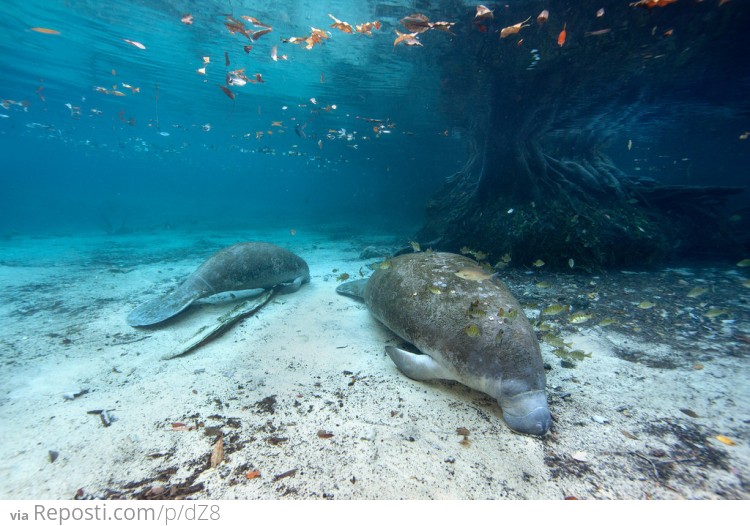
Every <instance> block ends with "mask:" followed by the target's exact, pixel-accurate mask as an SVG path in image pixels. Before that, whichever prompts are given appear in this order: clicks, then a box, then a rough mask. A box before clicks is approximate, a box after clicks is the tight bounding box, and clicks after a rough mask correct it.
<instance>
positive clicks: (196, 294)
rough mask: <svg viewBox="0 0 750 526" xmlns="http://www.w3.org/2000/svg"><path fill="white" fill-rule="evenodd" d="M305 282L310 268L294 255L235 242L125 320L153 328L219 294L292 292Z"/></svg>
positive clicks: (276, 248)
mask: <svg viewBox="0 0 750 526" xmlns="http://www.w3.org/2000/svg"><path fill="white" fill-rule="evenodd" d="M308 281H310V269H309V268H308V266H307V263H306V262H305V260H304V259H302V258H301V257H299V256H297V255H296V254H293V253H292V252H290V251H288V250H286V249H284V248H281V247H278V246H276V245H272V244H271V243H257V242H250V243H237V244H235V245H231V246H229V247H226V248H224V249H222V250H220V251H219V252H217V253H216V254H214V255H213V256H211V257H210V258H208V259H207V260H206V261H205V262H204V263H203V264H201V266H200V267H198V268H197V269H196V270H195V272H193V273H192V274H190V276H188V277H187V279H186V280H185V281H184V282H183V283H182V284H181V285H180V286H179V287H177V288H176V289H175V290H174V291H172V292H170V293H169V294H167V295H165V296H160V297H158V298H154V299H152V300H150V301H147V302H146V303H143V304H142V305H139V306H138V307H136V308H135V309H134V310H133V311H132V312H131V313H130V314H129V315H128V318H127V321H128V324H129V325H131V326H133V327H141V326H145V325H154V324H156V323H159V322H162V321H164V320H167V319H169V318H171V317H172V316H175V315H176V314H179V313H180V312H182V311H183V310H185V309H186V308H187V307H188V306H189V305H190V304H191V303H193V302H194V301H195V300H197V299H199V298H205V297H208V296H212V295H214V294H217V293H219V292H227V291H241V290H249V289H270V288H273V287H276V286H278V285H282V286H284V287H285V289H284V290H283V292H291V291H294V290H297V289H298V288H299V287H300V285H302V283H307V282H308Z"/></svg>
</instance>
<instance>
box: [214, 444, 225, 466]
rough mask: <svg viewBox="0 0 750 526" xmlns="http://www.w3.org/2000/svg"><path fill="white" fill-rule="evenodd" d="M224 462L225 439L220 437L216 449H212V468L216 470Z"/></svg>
mask: <svg viewBox="0 0 750 526" xmlns="http://www.w3.org/2000/svg"><path fill="white" fill-rule="evenodd" d="M223 461H224V437H223V436H219V438H217V439H216V443H215V444H214V447H213V448H212V449H211V467H212V468H215V467H216V466H218V465H219V464H221V463H222V462H223Z"/></svg>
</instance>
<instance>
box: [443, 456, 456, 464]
mask: <svg viewBox="0 0 750 526" xmlns="http://www.w3.org/2000/svg"><path fill="white" fill-rule="evenodd" d="M443 462H447V463H448V464H454V463H455V462H456V459H455V458H453V457H448V458H446V459H445V460H444V461H443Z"/></svg>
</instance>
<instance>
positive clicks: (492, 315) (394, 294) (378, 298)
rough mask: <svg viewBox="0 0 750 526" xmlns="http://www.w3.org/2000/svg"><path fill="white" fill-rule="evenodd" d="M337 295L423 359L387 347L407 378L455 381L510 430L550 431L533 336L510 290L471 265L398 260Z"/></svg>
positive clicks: (439, 256) (437, 256) (440, 256)
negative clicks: (486, 398)
mask: <svg viewBox="0 0 750 526" xmlns="http://www.w3.org/2000/svg"><path fill="white" fill-rule="evenodd" d="M336 291H337V292H339V293H340V294H344V295H347V296H351V297H355V298H358V299H363V300H364V302H365V305H367V308H368V310H369V311H370V312H371V313H372V315H373V316H374V317H375V318H376V319H378V320H379V321H380V322H382V323H383V324H384V325H385V326H386V327H388V328H389V329H390V330H391V331H393V332H394V333H396V334H397V335H398V336H399V337H401V338H402V339H404V340H406V341H407V342H409V343H411V344H412V345H414V346H415V347H416V348H417V349H418V350H419V352H420V353H422V354H417V353H414V352H410V351H408V350H404V349H399V348H397V347H392V346H388V347H386V352H387V353H388V356H390V358H391V359H392V360H393V361H394V363H395V364H396V367H398V369H399V370H400V371H401V372H402V373H404V374H405V375H406V376H408V377H410V378H412V379H414V380H432V379H443V380H455V381H457V382H460V383H462V384H464V385H467V386H469V387H471V388H473V389H476V390H478V391H481V392H483V393H487V394H488V395H490V396H492V397H493V398H495V399H496V400H497V401H498V403H499V404H500V407H501V408H502V410H503V419H504V420H505V422H506V423H507V424H508V426H509V427H510V428H511V429H513V430H515V431H518V432H520V433H527V434H532V435H543V434H545V433H546V432H547V431H548V430H549V428H550V426H551V424H552V419H551V416H550V412H549V409H548V407H547V395H546V392H545V385H546V378H545V374H544V363H543V362H542V355H541V352H540V350H539V342H538V341H537V338H536V335H535V334H534V330H533V328H532V327H531V324H530V323H529V321H528V319H527V318H526V315H525V314H524V312H523V309H522V308H521V306H520V305H519V303H518V301H517V300H516V298H514V297H513V294H512V293H511V292H510V290H508V287H506V286H505V285H504V284H503V283H502V282H501V281H500V280H499V279H498V278H497V276H494V275H490V274H489V273H487V272H486V271H484V270H483V269H482V268H481V267H480V266H479V265H478V264H477V263H476V262H475V261H474V260H471V259H469V258H466V257H464V256H460V255H458V254H450V253H444V252H433V253H426V252H417V253H413V254H406V255H401V256H397V257H395V258H393V259H391V260H389V261H386V262H385V263H384V264H382V265H381V266H380V267H379V268H378V269H377V270H376V271H375V272H374V273H373V274H372V276H370V278H369V279H366V280H357V281H351V282H348V283H344V284H342V285H340V286H339V287H338V288H337V289H336Z"/></svg>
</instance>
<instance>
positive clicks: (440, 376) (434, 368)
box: [385, 345, 455, 380]
mask: <svg viewBox="0 0 750 526" xmlns="http://www.w3.org/2000/svg"><path fill="white" fill-rule="evenodd" d="M385 352H386V353H388V356H390V358H391V360H393V363H395V364H396V367H398V370H399V371H401V372H402V373H404V374H405V375H406V376H408V377H409V378H411V379H412V380H454V379H455V378H454V376H453V375H452V374H451V373H450V372H449V371H447V370H446V369H445V367H443V366H442V365H440V364H439V363H438V362H436V361H435V360H433V359H432V358H431V357H430V356H428V355H426V354H417V353H413V352H409V351H405V350H403V349H399V348H398V347H394V346H392V345H386V347H385Z"/></svg>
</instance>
